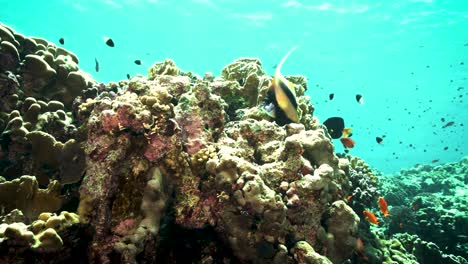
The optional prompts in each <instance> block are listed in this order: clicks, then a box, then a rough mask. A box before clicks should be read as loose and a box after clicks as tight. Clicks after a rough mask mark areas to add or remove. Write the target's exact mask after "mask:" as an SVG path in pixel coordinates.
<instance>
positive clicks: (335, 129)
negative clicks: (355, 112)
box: [323, 117, 344, 139]
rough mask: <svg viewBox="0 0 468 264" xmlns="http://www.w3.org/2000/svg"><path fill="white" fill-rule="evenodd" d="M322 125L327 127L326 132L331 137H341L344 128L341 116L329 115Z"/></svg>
mask: <svg viewBox="0 0 468 264" xmlns="http://www.w3.org/2000/svg"><path fill="white" fill-rule="evenodd" d="M323 125H324V126H325V127H327V130H328V133H330V136H331V137H332V138H333V139H338V138H340V137H341V135H342V132H343V129H344V120H343V118H341V117H330V118H328V119H327V120H325V122H323Z"/></svg>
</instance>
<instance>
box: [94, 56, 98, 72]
mask: <svg viewBox="0 0 468 264" xmlns="http://www.w3.org/2000/svg"><path fill="white" fill-rule="evenodd" d="M94 64H95V65H94V69H95V70H96V72H99V61H98V60H97V58H94Z"/></svg>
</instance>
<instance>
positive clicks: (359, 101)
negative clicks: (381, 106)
mask: <svg viewBox="0 0 468 264" xmlns="http://www.w3.org/2000/svg"><path fill="white" fill-rule="evenodd" d="M356 102H358V103H359V104H363V103H364V99H363V98H362V95H361V94H356Z"/></svg>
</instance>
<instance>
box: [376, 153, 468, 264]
mask: <svg viewBox="0 0 468 264" xmlns="http://www.w3.org/2000/svg"><path fill="white" fill-rule="evenodd" d="M382 182H383V184H382V185H383V186H382V188H381V189H382V193H383V195H385V197H386V198H387V201H388V202H389V204H391V205H392V209H391V214H392V217H391V218H390V219H389V223H388V234H395V233H404V232H407V233H409V234H413V235H417V236H418V237H419V238H420V239H422V240H426V241H431V242H433V243H435V245H437V246H438V247H439V248H440V249H441V250H442V251H443V252H444V253H446V254H454V255H457V256H462V257H463V258H465V259H468V254H467V252H468V240H467V238H468V237H467V236H466V234H467V229H466V228H467V226H468V212H467V211H466V208H467V207H468V193H467V192H466V183H467V182H468V158H467V157H465V158H464V159H462V160H461V161H460V162H456V163H448V164H444V165H438V166H430V165H420V166H416V167H414V168H411V169H408V170H404V171H402V172H400V174H399V175H394V176H392V177H386V178H385V180H384V181H382ZM439 263H444V262H439Z"/></svg>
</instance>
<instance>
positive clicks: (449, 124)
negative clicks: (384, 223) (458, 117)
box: [442, 121, 455, 128]
mask: <svg viewBox="0 0 468 264" xmlns="http://www.w3.org/2000/svg"><path fill="white" fill-rule="evenodd" d="M454 124H455V122H453V121H450V122H448V123H447V124H445V125H444V126H443V127H442V128H446V127H449V126H453V125H454Z"/></svg>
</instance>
